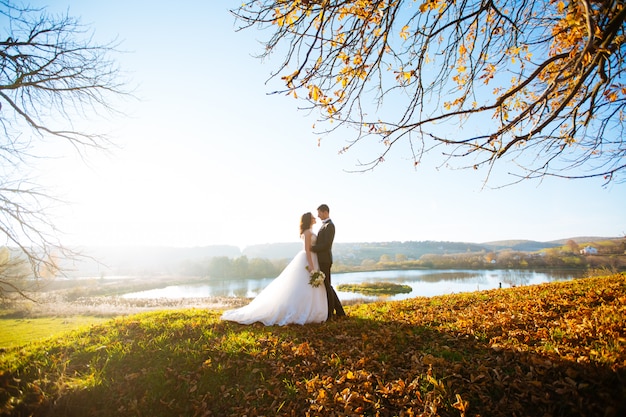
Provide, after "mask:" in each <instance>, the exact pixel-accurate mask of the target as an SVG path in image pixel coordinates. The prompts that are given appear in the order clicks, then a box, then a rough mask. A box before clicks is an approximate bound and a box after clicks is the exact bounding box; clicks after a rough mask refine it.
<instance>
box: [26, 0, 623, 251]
mask: <svg viewBox="0 0 626 417" xmlns="http://www.w3.org/2000/svg"><path fill="white" fill-rule="evenodd" d="M35 4H45V3H43V2H35ZM238 5H239V3H237V2H232V1H231V2H197V1H180V2H177V3H175V6H174V3H164V2H148V1H138V2H128V1H125V2H121V1H117V0H114V1H110V2H91V1H80V2H76V1H57V2H54V5H53V6H49V11H51V12H64V11H67V12H68V13H69V14H70V15H72V16H75V17H78V18H80V20H81V22H82V23H83V24H85V25H88V26H89V27H90V28H91V29H93V31H94V33H95V38H96V39H97V40H98V41H99V42H101V43H104V42H107V41H109V40H112V39H116V38H117V39H118V40H119V41H120V43H121V45H120V47H119V48H118V49H120V50H122V51H124V52H123V53H121V54H118V55H116V56H115V58H116V59H117V61H118V63H119V65H120V67H121V69H122V71H123V72H124V73H125V74H126V75H127V76H128V79H129V80H131V83H132V85H133V86H135V87H136V88H135V92H134V93H135V95H136V96H137V98H138V99H137V100H132V99H126V100H120V102H119V109H120V110H122V112H123V113H124V116H119V115H118V116H116V115H112V116H109V117H108V119H107V120H104V121H100V122H98V125H97V127H98V128H99V129H100V130H101V131H104V132H108V133H109V135H110V137H111V139H112V140H113V142H114V143H115V144H116V145H117V147H116V148H111V149H110V153H109V154H99V153H94V154H90V155H88V158H87V160H86V161H83V160H81V158H80V157H78V156H77V155H75V154H73V152H72V148H69V147H68V149H67V152H64V154H63V156H62V157H56V158H51V159H48V160H45V161H43V162H41V164H40V166H39V168H40V169H41V170H42V174H41V178H42V179H41V181H43V182H45V184H46V185H49V186H50V187H51V188H52V189H53V190H54V193H55V194H57V195H59V196H60V197H61V198H63V199H65V200H67V201H70V202H72V204H71V205H68V206H60V207H58V208H56V209H55V212H54V216H55V217H54V220H55V222H56V224H57V225H58V227H59V228H60V229H61V231H62V232H64V237H63V241H64V242H65V243H66V244H78V245H110V246H120V245H149V246H178V247H193V246H206V245H216V244H227V245H236V246H239V247H242V248H243V247H245V246H247V245H252V244H260V243H277V242H294V241H298V239H299V237H298V234H299V233H298V225H299V219H300V216H301V214H303V213H304V212H307V211H311V212H313V213H314V214H316V211H315V209H316V208H317V206H318V205H319V204H321V203H326V204H328V205H329V206H330V209H331V211H330V215H331V218H332V219H333V221H334V222H335V224H336V226H337V235H336V241H337V242H365V241H370V242H372V241H393V240H398V241H409V240H413V241H424V240H436V241H464V242H489V241H495V240H505V239H528V240H538V241H550V240H556V239H563V238H569V237H576V236H607V237H617V236H623V235H624V234H625V233H626V216H625V215H624V207H626V192H624V191H625V188H624V187H625V184H611V185H609V186H608V187H607V188H603V187H602V180H601V179H595V180H587V181H582V180H581V181H568V180H557V179H545V180H544V181H543V182H537V181H533V182H525V183H521V184H517V185H513V186H510V187H505V188H497V189H492V188H490V186H491V185H493V186H495V185H499V184H502V183H506V182H510V181H512V180H513V179H512V178H508V179H507V178H504V177H502V176H503V175H506V169H505V168H501V169H499V170H498V171H497V172H495V173H494V174H493V175H494V176H495V177H493V176H492V178H491V179H490V182H489V183H488V184H487V186H484V179H485V176H486V172H484V171H481V170H479V171H476V172H474V171H454V170H448V169H445V168H440V169H437V163H436V162H428V161H429V159H430V158H428V156H427V157H426V158H425V159H426V161H425V163H424V164H423V165H420V166H419V167H418V168H414V167H413V165H412V161H411V160H410V158H409V157H408V153H407V154H406V155H403V154H402V152H407V148H406V147H403V146H402V145H399V146H398V147H397V149H395V152H392V154H391V156H390V157H389V158H387V160H386V162H385V163H383V164H382V165H380V166H379V167H378V168H376V169H375V170H374V171H371V172H364V173H359V172H357V173H353V172H348V171H354V170H356V169H358V167H357V165H358V163H359V161H362V160H367V158H368V157H371V156H372V155H373V154H374V152H373V149H376V147H378V146H380V145H379V144H377V143H371V144H362V145H359V146H357V147H355V148H354V149H353V150H351V151H349V152H348V153H346V154H339V150H340V149H341V148H342V147H343V146H345V144H346V141H348V140H350V139H352V138H354V132H352V131H348V130H340V131H338V132H335V133H334V134H333V135H331V136H329V137H322V140H321V145H320V146H318V139H319V137H318V136H317V135H315V134H314V133H313V129H312V126H313V125H314V123H315V121H316V120H315V119H316V118H315V114H308V113H307V112H306V111H304V110H298V106H301V105H302V104H303V103H301V102H299V101H297V100H294V99H293V98H292V97H286V96H284V95H280V94H275V95H270V94H268V93H270V92H272V91H275V90H277V89H279V88H281V87H282V85H281V84H280V80H278V81H275V80H274V81H269V82H266V81H267V80H268V78H269V76H270V74H271V72H272V71H273V70H275V69H276V65H277V64H278V62H280V60H281V57H280V56H275V57H273V58H272V59H269V60H267V61H261V60H260V59H257V58H255V57H254V55H256V54H258V53H260V52H261V51H262V46H261V44H260V43H259V40H264V39H266V38H267V36H269V33H268V32H261V31H257V30H256V29H248V30H246V31H243V32H236V31H235V28H236V26H235V22H234V19H233V17H232V16H231V15H230V14H229V12H228V8H234V7H237V6H238ZM90 126H93V125H90ZM455 128H456V127H455ZM55 152H58V150H57V151H55ZM433 156H434V155H433Z"/></svg>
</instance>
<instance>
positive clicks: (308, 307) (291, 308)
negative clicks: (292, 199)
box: [222, 213, 328, 326]
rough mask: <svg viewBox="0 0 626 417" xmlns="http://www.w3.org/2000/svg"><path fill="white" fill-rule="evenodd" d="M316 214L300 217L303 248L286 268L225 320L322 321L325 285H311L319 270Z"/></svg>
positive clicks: (226, 314)
mask: <svg viewBox="0 0 626 417" xmlns="http://www.w3.org/2000/svg"><path fill="white" fill-rule="evenodd" d="M314 224H315V217H313V215H312V214H311V213H304V214H303V215H302V218H301V219H300V237H301V238H302V239H303V240H304V249H303V250H301V251H300V252H299V253H298V254H297V255H296V256H295V257H294V258H293V260H292V261H291V262H290V263H289V265H287V267H286V268H285V269H284V270H283V272H281V273H280V275H279V276H278V277H277V278H276V279H274V280H273V281H272V282H271V283H270V284H269V285H268V286H267V287H265V289H263V291H261V292H260V293H259V295H257V296H256V298H255V299H254V300H252V301H251V302H250V304H248V305H246V306H243V307H241V308H238V309H235V310H228V311H225V312H224V314H222V320H228V321H234V322H237V323H241V324H251V323H255V322H261V323H263V324H265V325H266V326H270V325H274V324H277V325H279V326H283V325H285V324H290V323H296V324H305V323H321V322H323V321H326V318H327V316H328V303H327V302H326V289H325V287H324V285H323V284H322V285H320V286H318V287H313V286H311V285H310V284H309V277H310V275H309V271H319V269H320V268H319V264H318V262H317V254H316V253H314V252H312V251H311V245H313V244H315V240H316V239H317V236H316V235H315V234H314V233H313V232H312V230H311V228H312V227H313V225H314Z"/></svg>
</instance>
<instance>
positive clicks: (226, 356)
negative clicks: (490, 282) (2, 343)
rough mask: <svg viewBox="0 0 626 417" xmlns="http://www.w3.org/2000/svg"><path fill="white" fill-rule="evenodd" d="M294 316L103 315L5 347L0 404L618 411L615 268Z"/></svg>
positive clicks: (288, 410)
mask: <svg viewBox="0 0 626 417" xmlns="http://www.w3.org/2000/svg"><path fill="white" fill-rule="evenodd" d="M346 310H347V313H348V315H349V317H347V318H345V319H342V320H338V321H332V322H329V323H323V324H313V325H306V326H296V325H294V326H285V327H265V326H263V325H261V324H255V325H252V326H243V325H238V324H234V323H229V322H221V321H219V315H220V312H219V311H204V310H180V311H167V312H161V313H149V314H141V315H136V316H129V317H126V318H121V319H117V320H115V321H112V322H109V323H107V324H104V325H98V326H94V327H92V328H91V329H90V330H89V331H84V332H82V333H81V332H77V333H72V335H70V336H68V337H67V339H65V340H64V339H61V338H59V339H53V340H50V341H48V342H47V343H45V344H42V345H33V346H32V347H30V348H29V347H28V346H27V347H24V348H23V349H15V350H12V351H8V352H5V353H4V354H3V360H2V361H1V367H0V369H1V370H0V411H1V412H2V413H3V415H15V416H18V415H20V416H21V415H47V414H50V415H55V416H86V415H93V416H106V415H151V416H178V415H183V416H269V415H272V416H273V415H281V416H283V415H284V416H479V415H480V416H606V417H612V416H621V415H624V414H625V413H626V406H625V405H624V404H626V401H625V399H626V388H625V384H624V378H626V371H625V369H626V349H625V344H626V325H625V321H624V317H626V278H625V276H624V275H622V274H616V275H613V276H609V277H600V278H585V279H580V280H574V281H569V282H560V283H551V284H543V285H537V286H527V287H518V288H512V289H506V290H490V291H483V292H475V293H467V294H456V295H448V296H441V297H432V298H414V299H409V300H404V301H397V302H387V303H373V304H362V305H355V306H349V307H347V309H346Z"/></svg>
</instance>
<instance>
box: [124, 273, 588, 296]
mask: <svg viewBox="0 0 626 417" xmlns="http://www.w3.org/2000/svg"><path fill="white" fill-rule="evenodd" d="M584 274H585V273H584V271H541V272H537V271H526V270H477V271H473V270H460V271H456V270H445V271H432V270H428V271H424V270H415V271H374V272H351V273H345V274H333V277H332V279H333V286H334V287H335V288H336V287H337V286H338V285H340V284H355V283H356V284H358V283H364V282H381V281H384V282H393V283H398V284H405V285H409V286H410V287H411V288H412V291H411V292H410V293H408V294H396V295H390V296H364V295H362V294H357V293H351V292H343V291H337V295H338V296H339V298H340V299H341V300H344V301H345V300H354V299H365V300H380V299H385V300H402V299H406V298H413V297H432V296H436V295H444V294H452V293H460V292H471V291H482V290H488V289H494V288H498V287H500V286H501V287H502V288H507V287H513V286H522V285H535V284H542V283H546V282H552V281H563V280H570V279H573V278H578V277H581V276H584ZM272 280H273V278H263V279H230V280H222V281H213V280H211V281H210V282H207V284H194V285H175V286H169V287H165V288H158V289H154V290H148V291H141V292H136V293H130V294H125V295H124V296H123V297H124V298H203V297H239V298H253V297H255V296H256V295H257V294H258V293H259V292H261V290H262V289H263V288H265V287H266V286H267V285H268V284H269V283H270V282H271V281H272Z"/></svg>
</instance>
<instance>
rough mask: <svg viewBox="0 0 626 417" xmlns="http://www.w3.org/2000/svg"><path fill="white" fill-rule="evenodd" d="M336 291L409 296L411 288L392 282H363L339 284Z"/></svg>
mask: <svg viewBox="0 0 626 417" xmlns="http://www.w3.org/2000/svg"><path fill="white" fill-rule="evenodd" d="M337 290H339V291H347V292H356V293H359V294H364V295H394V294H409V293H410V292H411V291H413V288H411V286H410V285H400V284H394V283H392V282H363V283H360V284H341V285H338V286H337Z"/></svg>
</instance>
